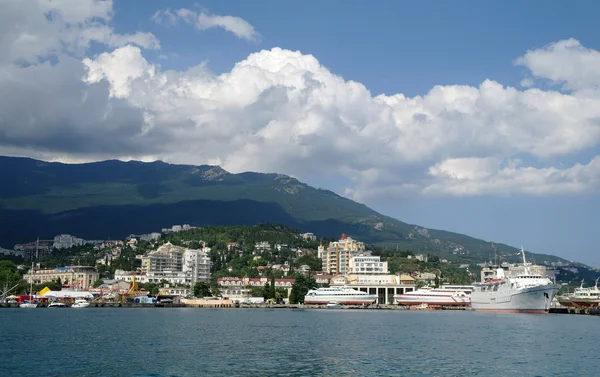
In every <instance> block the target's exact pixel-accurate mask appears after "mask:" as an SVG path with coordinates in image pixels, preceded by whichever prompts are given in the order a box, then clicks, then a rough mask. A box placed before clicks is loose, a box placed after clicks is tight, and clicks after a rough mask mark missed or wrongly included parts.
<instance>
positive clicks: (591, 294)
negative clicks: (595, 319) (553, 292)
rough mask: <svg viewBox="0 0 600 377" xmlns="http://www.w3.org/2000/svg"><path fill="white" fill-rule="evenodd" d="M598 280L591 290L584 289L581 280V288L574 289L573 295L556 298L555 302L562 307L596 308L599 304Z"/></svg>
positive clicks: (568, 294) (599, 290)
mask: <svg viewBox="0 0 600 377" xmlns="http://www.w3.org/2000/svg"><path fill="white" fill-rule="evenodd" d="M598 280H600V279H596V285H594V287H593V288H584V287H583V280H582V281H581V286H580V287H579V288H575V291H574V292H573V293H567V294H565V295H561V296H557V300H558V302H559V303H560V304H561V305H564V306H576V307H577V306H597V305H599V304H600V289H598Z"/></svg>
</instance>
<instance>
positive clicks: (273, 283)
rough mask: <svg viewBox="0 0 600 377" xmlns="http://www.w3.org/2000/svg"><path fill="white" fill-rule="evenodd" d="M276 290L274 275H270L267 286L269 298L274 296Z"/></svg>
mask: <svg viewBox="0 0 600 377" xmlns="http://www.w3.org/2000/svg"><path fill="white" fill-rule="evenodd" d="M276 294H277V291H276V290H275V275H271V287H269V298H275V296H276Z"/></svg>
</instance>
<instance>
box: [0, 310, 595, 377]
mask: <svg viewBox="0 0 600 377" xmlns="http://www.w3.org/2000/svg"><path fill="white" fill-rule="evenodd" d="M599 328H600V317H591V316H576V315H553V314H549V315H532V314H494V313H476V312H464V311H385V310H327V309H323V310H314V309H313V310H309V309H306V310H302V309H298V310H290V309H196V308H147V309H138V308H135V309H134V308H86V309H60V310H58V309H41V308H39V309H28V310H27V309H0V376H36V377H37V376H156V377H162V376H275V375H278V376H577V375H580V376H584V375H586V376H589V375H595V374H596V372H597V370H598V369H597V368H598V366H599V362H598V361H597V358H596V352H595V343H596V338H595V334H596V333H597V331H598V329H599Z"/></svg>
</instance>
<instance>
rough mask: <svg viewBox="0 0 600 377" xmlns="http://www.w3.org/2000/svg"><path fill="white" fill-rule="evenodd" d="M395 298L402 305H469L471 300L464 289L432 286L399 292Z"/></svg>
mask: <svg viewBox="0 0 600 377" xmlns="http://www.w3.org/2000/svg"><path fill="white" fill-rule="evenodd" d="M395 298H396V303H398V304H400V305H423V304H424V305H428V306H467V305H469V303H470V302H471V299H470V297H469V295H467V294H466V293H465V292H464V291H463V290H460V289H448V288H431V287H423V288H421V289H417V290H416V291H412V292H406V293H403V294H398V295H396V297H395Z"/></svg>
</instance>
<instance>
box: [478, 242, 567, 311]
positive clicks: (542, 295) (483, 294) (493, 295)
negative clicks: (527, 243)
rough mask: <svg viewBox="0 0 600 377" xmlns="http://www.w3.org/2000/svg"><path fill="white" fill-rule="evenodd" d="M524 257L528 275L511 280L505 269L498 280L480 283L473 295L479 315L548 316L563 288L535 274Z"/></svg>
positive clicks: (525, 273) (499, 270) (497, 275)
mask: <svg viewBox="0 0 600 377" xmlns="http://www.w3.org/2000/svg"><path fill="white" fill-rule="evenodd" d="M521 254H522V255H523V267H524V272H523V273H520V274H517V275H516V276H514V277H513V276H507V275H506V273H505V271H504V269H503V268H498V269H497V270H496V273H495V276H493V278H492V279H489V280H487V281H485V282H482V283H476V284H475V285H474V286H473V292H472V293H471V307H472V308H473V310H476V311H502V312H524V313H547V312H548V310H549V309H550V303H551V302H552V299H553V298H554V296H555V295H556V293H557V292H558V289H559V288H560V286H559V285H557V284H554V283H553V282H552V280H550V279H549V278H548V277H546V276H542V275H540V274H536V273H532V272H531V271H530V269H529V268H528V264H527V261H526V260H525V251H524V250H523V248H521Z"/></svg>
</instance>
